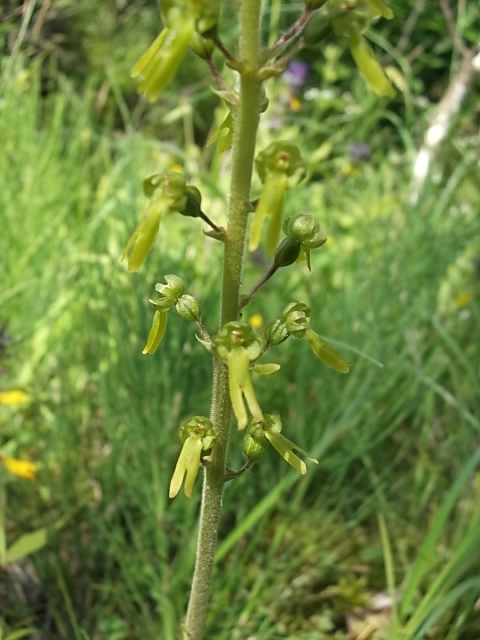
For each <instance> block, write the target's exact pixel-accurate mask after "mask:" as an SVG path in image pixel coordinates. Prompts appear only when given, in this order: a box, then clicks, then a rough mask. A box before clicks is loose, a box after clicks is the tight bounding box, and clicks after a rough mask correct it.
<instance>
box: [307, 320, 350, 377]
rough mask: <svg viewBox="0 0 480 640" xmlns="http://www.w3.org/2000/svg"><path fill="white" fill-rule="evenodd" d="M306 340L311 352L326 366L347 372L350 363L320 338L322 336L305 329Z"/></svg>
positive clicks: (340, 371)
mask: <svg viewBox="0 0 480 640" xmlns="http://www.w3.org/2000/svg"><path fill="white" fill-rule="evenodd" d="M306 337H307V342H308V344H309V345H310V348H311V349H312V351H313V353H314V354H315V355H316V356H317V358H318V359H319V360H321V361H322V362H323V363H324V364H326V365H327V367H330V368H331V369H334V370H335V371H338V372H339V373H349V371H350V366H351V365H350V363H349V362H347V361H346V360H345V359H344V358H343V357H342V356H341V355H340V354H339V353H338V352H337V351H335V349H333V348H332V347H331V346H330V345H329V344H327V343H326V342H325V340H322V338H321V337H320V336H319V335H317V334H316V333H315V331H313V330H312V329H307V332H306Z"/></svg>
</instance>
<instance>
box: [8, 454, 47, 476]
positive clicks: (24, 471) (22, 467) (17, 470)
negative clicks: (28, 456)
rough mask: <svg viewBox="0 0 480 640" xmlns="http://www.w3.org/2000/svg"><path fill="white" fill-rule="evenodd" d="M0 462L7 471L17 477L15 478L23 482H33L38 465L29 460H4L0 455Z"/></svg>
mask: <svg viewBox="0 0 480 640" xmlns="http://www.w3.org/2000/svg"><path fill="white" fill-rule="evenodd" d="M0 462H1V463H2V464H3V466H4V467H5V469H6V470H7V471H10V473H11V474H13V475H14V476H17V478H23V480H35V479H36V476H37V471H38V465H37V464H35V463H34V462H30V461H29V460H17V459H16V458H6V457H5V456H1V455H0Z"/></svg>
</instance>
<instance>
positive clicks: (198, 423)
mask: <svg viewBox="0 0 480 640" xmlns="http://www.w3.org/2000/svg"><path fill="white" fill-rule="evenodd" d="M179 435H180V440H181V441H182V443H183V447H182V450H181V452H180V455H179V457H178V460H177V464H176V466H175V471H174V472H173V476H172V479H171V481H170V489H169V492H168V495H169V497H170V498H175V496H176V495H177V494H178V492H179V491H180V487H181V486H182V483H183V480H184V478H185V485H184V491H185V495H186V496H187V498H191V497H192V491H193V485H194V483H195V480H196V478H197V475H198V470H199V468H200V465H201V464H202V458H205V457H206V456H208V455H209V454H210V452H211V450H212V447H213V445H214V444H215V440H216V435H215V432H214V430H213V425H212V423H211V422H210V420H209V419H208V418H205V417H203V416H195V417H194V418H192V419H191V420H188V421H184V422H182V424H181V425H180V429H179Z"/></svg>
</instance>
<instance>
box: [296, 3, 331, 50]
mask: <svg viewBox="0 0 480 640" xmlns="http://www.w3.org/2000/svg"><path fill="white" fill-rule="evenodd" d="M332 33H333V29H332V22H331V19H330V15H329V13H328V12H327V11H315V13H313V14H312V15H311V17H310V19H309V20H308V22H307V24H306V25H305V29H304V31H303V39H304V42H305V44H306V45H307V46H309V47H313V46H315V45H316V44H319V43H320V42H323V41H324V40H326V39H327V38H328V36H330V35H331V34H332Z"/></svg>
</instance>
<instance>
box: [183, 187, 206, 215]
mask: <svg viewBox="0 0 480 640" xmlns="http://www.w3.org/2000/svg"><path fill="white" fill-rule="evenodd" d="M185 195H186V202H185V206H184V208H183V209H182V210H181V211H179V213H180V214H181V215H182V216H188V217H190V218H198V217H199V216H200V214H201V212H202V207H201V205H202V194H201V193H200V191H199V189H197V187H194V186H193V185H191V184H190V185H187V187H186V189H185Z"/></svg>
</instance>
